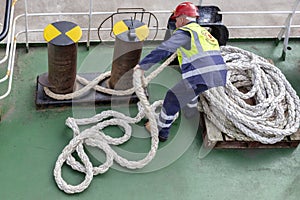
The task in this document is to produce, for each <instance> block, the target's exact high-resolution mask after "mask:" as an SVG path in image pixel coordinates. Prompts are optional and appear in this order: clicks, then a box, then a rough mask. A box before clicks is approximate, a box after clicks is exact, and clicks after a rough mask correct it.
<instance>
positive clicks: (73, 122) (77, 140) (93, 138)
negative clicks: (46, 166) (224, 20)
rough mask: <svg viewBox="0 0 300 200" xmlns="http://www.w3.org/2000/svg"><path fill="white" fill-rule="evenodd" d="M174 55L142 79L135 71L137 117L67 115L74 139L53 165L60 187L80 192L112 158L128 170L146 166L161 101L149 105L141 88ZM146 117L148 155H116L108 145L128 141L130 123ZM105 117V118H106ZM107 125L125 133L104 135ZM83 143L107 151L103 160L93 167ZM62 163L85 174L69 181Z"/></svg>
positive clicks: (113, 113)
mask: <svg viewBox="0 0 300 200" xmlns="http://www.w3.org/2000/svg"><path fill="white" fill-rule="evenodd" d="M175 57H176V54H173V55H172V56H171V57H170V58H168V59H167V60H166V61H165V62H164V63H163V64H162V65H161V66H160V67H159V68H158V69H157V70H155V71H154V72H152V73H151V75H149V76H148V77H147V78H144V76H143V74H142V72H141V70H136V71H134V73H133V80H134V81H133V85H134V90H133V91H134V92H135V93H136V95H137V96H138V98H139V100H140V101H139V103H138V110H139V112H138V114H137V115H136V117H134V118H132V117H128V116H126V115H124V114H122V113H120V112H116V111H113V110H109V111H103V112H101V113H100V114H97V115H95V116H93V117H91V118H85V119H74V118H71V117H69V118H68V119H67V120H66V125H67V126H68V127H70V128H71V129H72V130H73V139H72V140H71V141H70V142H69V144H68V145H67V146H66V147H65V148H64V149H63V151H62V153H61V154H60V155H59V157H58V159H57V161H56V164H55V168H54V177H55V181H56V183H57V185H58V187H59V188H60V189H61V190H63V191H65V192H66V193H70V194H72V193H79V192H82V191H83V190H85V189H86V188H87V187H88V186H89V184H90V183H91V181H92V179H93V176H95V175H98V174H102V173H105V172H106V171H107V170H108V169H109V168H110V167H111V166H112V164H113V161H115V162H117V163H118V164H119V165H121V166H123V167H126V168H129V169H138V168H142V167H144V166H145V165H147V164H148V163H149V162H150V161H151V160H152V159H153V158H154V156H155V154H156V151H157V148H158V129H157V123H156V118H157V117H158V115H157V114H155V110H156V109H157V107H159V106H161V105H162V100H160V101H156V102H154V103H153V104H152V105H150V103H149V101H148V99H147V97H146V95H145V90H144V87H145V85H147V84H148V82H149V81H150V80H151V79H153V77H155V76H156V75H157V74H159V73H160V71H162V70H163V68H165V67H166V66H168V65H169V64H170V62H172V61H173V60H174V58H175ZM99 77H101V76H99ZM99 79H100V78H99ZM99 79H97V80H99ZM93 82H96V81H94V80H93V81H92V82H90V83H88V84H90V85H92V84H93ZM88 87H90V86H88ZM145 116H146V117H147V118H148V119H149V122H150V130H151V149H150V151H149V152H148V154H147V156H146V157H145V158H143V159H141V160H138V161H130V160H127V159H126V158H123V157H121V156H120V155H118V154H117V153H116V152H115V151H114V150H113V149H112V148H111V146H110V145H119V144H122V143H124V142H126V141H128V140H129V139H130V137H131V126H130V125H129V124H135V123H137V122H139V121H140V120H141V119H143V118H144V117H145ZM108 118H109V119H108ZM105 119H108V120H106V121H105ZM95 123H96V125H94V126H92V127H91V128H88V129H86V130H84V131H82V132H80V130H79V126H80V125H88V124H95ZM110 125H117V126H119V127H122V129H123V131H124V135H123V136H122V137H119V138H112V137H110V136H107V135H105V134H104V133H103V131H102V130H103V129H104V128H105V127H107V126H110ZM84 144H85V145H88V146H92V147H96V148H99V149H100V150H102V151H103V152H104V153H105V154H106V161H105V162H104V163H103V164H102V165H100V166H98V167H93V165H92V163H91V162H90V160H89V157H88V156H87V154H86V153H85V151H84V148H83V145H84ZM75 151H76V153H77V154H78V157H79V158H80V159H81V162H82V164H81V163H80V162H78V161H76V159H75V158H74V157H73V156H72V153H74V152H75ZM64 163H67V164H68V165H69V166H71V168H72V169H74V170H77V171H80V172H82V173H85V179H84V180H83V181H82V182H81V183H80V184H78V185H70V184H68V183H67V182H66V181H65V180H64V179H63V178H62V172H61V169H62V166H63V164H64Z"/></svg>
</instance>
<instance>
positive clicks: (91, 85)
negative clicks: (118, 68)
mask: <svg viewBox="0 0 300 200" xmlns="http://www.w3.org/2000/svg"><path fill="white" fill-rule="evenodd" d="M176 56H177V54H176V53H174V54H172V55H171V56H170V57H169V58H168V59H167V60H166V61H165V62H164V63H163V64H162V65H160V66H159V67H158V68H157V69H155V70H154V71H153V72H151V73H150V74H149V75H148V76H147V77H146V78H144V77H143V86H144V87H146V86H147V85H148V83H149V82H150V81H151V80H152V79H153V78H155V77H156V76H157V75H158V74H159V73H160V72H161V71H163V70H164V68H165V67H167V66H168V65H169V64H170V63H171V62H172V61H173V60H174V59H175V58H176ZM110 74H111V71H107V72H105V73H102V74H100V75H99V76H98V77H96V78H95V79H94V80H92V81H88V80H87V79H85V78H83V77H81V76H79V75H77V76H76V81H78V82H79V83H81V84H82V85H84V87H83V88H81V89H79V90H76V91H74V92H72V93H69V94H56V93H54V92H52V91H51V90H50V89H49V88H48V87H44V91H45V93H46V95H48V96H49V97H51V98H53V99H57V100H68V99H73V98H78V97H81V96H84V95H86V94H87V93H88V92H90V90H91V89H94V90H96V91H97V92H102V93H105V94H110V95H116V96H125V95H130V94H133V93H134V92H135V88H134V87H132V88H130V89H127V90H115V89H110V88H106V87H103V86H100V85H98V84H99V82H101V81H103V80H105V79H106V78H108V77H110Z"/></svg>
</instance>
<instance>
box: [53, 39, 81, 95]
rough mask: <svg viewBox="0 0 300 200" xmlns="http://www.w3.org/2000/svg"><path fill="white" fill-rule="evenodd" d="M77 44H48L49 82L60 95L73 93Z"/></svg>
mask: <svg viewBox="0 0 300 200" xmlns="http://www.w3.org/2000/svg"><path fill="white" fill-rule="evenodd" d="M76 66H77V44H76V43H75V44H71V45H68V46H63V47H60V46H55V45H53V44H51V43H48V81H49V83H50V84H51V86H53V87H51V88H50V89H51V90H52V91H53V92H55V93H58V94H66V93H71V92H73V87H74V82H75V79H76Z"/></svg>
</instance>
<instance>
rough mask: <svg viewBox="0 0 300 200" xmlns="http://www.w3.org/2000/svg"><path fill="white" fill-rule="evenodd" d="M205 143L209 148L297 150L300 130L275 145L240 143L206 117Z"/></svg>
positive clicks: (251, 142) (299, 141) (203, 135)
mask: <svg viewBox="0 0 300 200" xmlns="http://www.w3.org/2000/svg"><path fill="white" fill-rule="evenodd" d="M202 137H203V142H204V145H205V147H207V148H216V149H247V148H296V147H297V146H298V144H299V143H300V129H299V130H298V131H297V132H296V133H294V134H293V135H291V136H287V137H285V138H284V139H283V140H282V141H280V142H277V143H275V144H262V143H260V142H257V141H254V140H253V141H238V140H236V139H232V138H230V137H228V136H227V135H226V134H224V133H222V132H221V131H220V130H219V129H218V128H217V127H216V126H215V125H214V124H213V123H212V122H211V121H210V120H209V119H207V118H206V117H204V131H203V134H202Z"/></svg>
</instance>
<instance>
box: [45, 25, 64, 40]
mask: <svg viewBox="0 0 300 200" xmlns="http://www.w3.org/2000/svg"><path fill="white" fill-rule="evenodd" d="M60 34H61V32H60V31H59V30H58V29H57V28H56V27H55V26H53V25H52V24H49V25H48V26H46V28H45V29H44V38H45V40H46V41H47V42H50V41H51V40H53V39H54V38H56V37H57V36H59V35H60Z"/></svg>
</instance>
